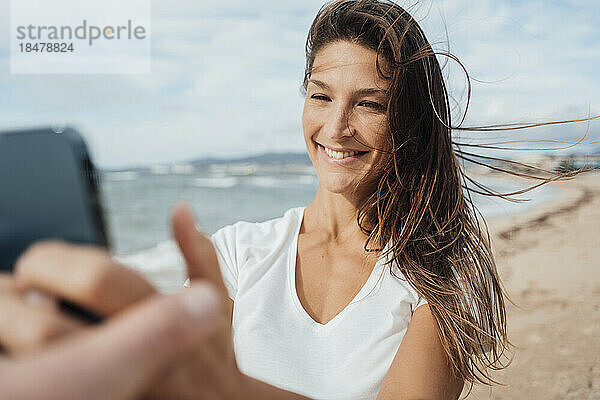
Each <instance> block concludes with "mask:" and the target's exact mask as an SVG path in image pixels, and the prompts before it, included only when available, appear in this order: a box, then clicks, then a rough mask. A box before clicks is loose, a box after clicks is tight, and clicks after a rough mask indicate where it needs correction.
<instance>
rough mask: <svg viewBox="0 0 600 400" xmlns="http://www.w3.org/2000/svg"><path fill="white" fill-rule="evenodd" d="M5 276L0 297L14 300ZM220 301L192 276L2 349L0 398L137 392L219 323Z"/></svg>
mask: <svg viewBox="0 0 600 400" xmlns="http://www.w3.org/2000/svg"><path fill="white" fill-rule="evenodd" d="M11 280H12V278H4V279H3V282H2V284H1V285H0V286H1V287H0V303H2V302H4V303H6V302H14V301H15V298H16V295H15V292H14V290H13V288H12V287H11V285H12V282H11ZM221 302H222V299H221V298H220V294H219V293H218V292H217V290H215V289H214V286H213V285H211V284H207V283H197V284H195V285H194V287H193V288H191V289H187V290H185V291H183V292H181V293H178V294H174V295H169V296H164V295H153V296H149V297H148V298H146V299H144V300H141V301H139V302H136V303H135V304H134V305H132V306H130V307H128V308H127V309H126V310H124V311H123V312H120V313H118V314H117V315H115V316H114V317H111V318H110V319H109V320H108V321H107V322H105V323H103V324H101V325H98V326H94V327H87V328H83V329H77V330H76V332H75V333H72V334H70V335H66V337H65V338H64V339H61V340H56V341H53V342H52V343H51V344H49V345H47V346H44V347H41V348H39V349H38V350H36V351H32V352H28V353H25V354H23V355H22V356H16V357H12V358H10V357H8V356H3V357H2V358H0V393H2V398H7V399H50V400H53V399H61V400H63V399H92V400H93V399H98V400H100V399H103V400H104V399H113V400H120V399H134V398H139V397H141V396H142V395H143V394H144V393H147V392H148V390H149V389H150V388H151V387H152V386H155V385H156V382H157V381H160V379H161V378H164V377H165V376H166V375H168V374H169V373H170V372H171V370H172V368H173V367H175V366H177V365H180V364H181V362H182V360H185V359H187V358H189V354H190V353H193V352H194V350H195V349H197V348H198V347H199V346H200V347H201V346H202V345H203V342H204V341H205V340H206V338H207V337H208V336H210V335H211V333H213V332H212V331H213V330H214V329H216V327H217V326H219V325H221V324H220V323H218V319H219V318H221V315H220V314H221V313H220V311H219V308H221V307H222V306H221ZM2 319H3V317H2V316H0V325H2V324H3V322H4V321H2ZM3 345H5V343H3Z"/></svg>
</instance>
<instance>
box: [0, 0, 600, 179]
mask: <svg viewBox="0 0 600 400" xmlns="http://www.w3.org/2000/svg"><path fill="white" fill-rule="evenodd" d="M15 1H16V0H15ZM398 3H399V4H401V5H403V6H406V7H408V6H410V5H411V4H413V3H414V2H406V1H398ZM322 4H323V2H322V1H315V0H303V1H287V0H283V1H282V0H279V1H274V0H266V1H260V0H256V1H253V2H242V1H231V0H225V1H219V2H213V1H210V2H209V1H191V0H170V1H165V0H154V1H153V2H152V73H151V74H148V75H14V74H10V58H9V26H10V19H9V18H10V17H9V16H10V3H9V1H8V0H0V26H1V27H2V30H1V34H0V129H8V128H13V127H25V126H40V125H48V124H52V123H68V124H70V125H74V126H76V127H78V128H79V129H80V130H81V132H82V133H83V134H84V136H85V137H86V139H87V140H88V142H89V145H90V148H91V151H92V153H93V156H94V158H95V160H96V162H97V163H98V164H99V165H100V166H102V167H105V168H116V167H122V166H127V165H138V164H152V163H163V162H172V161H175V162H177V161H182V160H186V159H191V158H197V157H206V156H219V157H235V156H240V155H244V154H249V153H251V154H257V153H262V152H268V151H275V152H283V151H302V150H303V149H304V141H303V138H302V127H301V123H300V115H301V112H302V104H303V98H302V97H301V95H300V83H301V79H302V73H303V68H304V43H305V39H306V33H307V31H308V28H309V26H310V23H311V21H312V19H313V17H314V15H315V14H316V12H317V10H318V9H319V7H320V6H321V5H322ZM411 10H412V13H413V14H414V15H415V17H416V18H417V19H418V20H419V21H420V22H421V25H422V26H423V28H424V30H425V32H426V34H427V35H428V38H429V40H430V41H431V42H433V43H439V44H438V45H435V46H434V47H435V48H437V49H444V48H445V47H446V43H445V42H446V37H445V29H447V31H448V36H449V39H450V42H449V43H450V50H451V51H452V53H454V54H455V55H457V56H458V57H459V58H460V59H461V61H462V62H463V63H464V64H465V65H466V67H467V68H468V70H469V73H470V74H471V76H472V77H474V78H476V79H478V80H482V81H487V82H493V83H477V82H474V86H473V93H472V104H471V107H470V109H469V114H468V118H467V121H466V125H472V124H478V125H479V124H495V123H504V122H506V123H510V122H527V121H534V122H536V121H547V120H556V119H563V118H576V117H585V116H586V115H587V114H588V112H589V110H591V113H592V114H600V90H599V89H600V77H599V76H598V73H597V71H600V67H599V66H600V40H598V38H600V25H599V24H597V20H595V19H594V17H593V16H594V15H600V2H598V1H595V0H588V1H583V0H568V1H539V0H532V1H528V0H521V1H518V0H477V1H470V0H469V1H467V0H462V1H460V0H433V1H422V2H421V3H420V4H418V5H417V6H416V7H413V8H411ZM447 73H448V75H449V87H450V92H451V94H452V95H453V97H454V98H456V99H457V101H458V104H459V108H457V109H456V114H457V115H458V114H459V113H460V111H461V110H462V108H461V107H464V102H465V99H466V98H465V91H464V89H465V84H464V83H465V82H464V77H463V75H462V74H461V73H460V70H459V69H458V68H457V67H456V65H453V64H452V63H450V64H448V68H447ZM585 128H586V127H585V125H581V124H579V125H569V126H564V127H560V128H555V129H535V130H530V131H528V132H517V133H515V132H512V133H508V134H503V135H500V136H501V137H504V138H509V139H522V138H527V139H540V138H548V139H567V140H572V139H574V138H576V137H578V136H580V135H582V134H583V133H584V132H585ZM591 128H592V129H591V135H592V139H591V140H599V139H600V138H599V136H600V135H598V132H597V131H598V130H599V129H600V126H599V124H598V123H595V124H592V126H591ZM497 137H498V135H495V136H494V138H497Z"/></svg>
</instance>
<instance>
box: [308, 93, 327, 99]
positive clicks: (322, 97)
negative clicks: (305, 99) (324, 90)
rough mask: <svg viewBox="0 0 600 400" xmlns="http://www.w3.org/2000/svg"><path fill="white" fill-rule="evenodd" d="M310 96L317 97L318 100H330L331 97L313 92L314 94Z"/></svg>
mask: <svg viewBox="0 0 600 400" xmlns="http://www.w3.org/2000/svg"><path fill="white" fill-rule="evenodd" d="M310 98H311V99H317V100H324V101H329V97H327V96H325V95H322V94H313V95H312V96H310Z"/></svg>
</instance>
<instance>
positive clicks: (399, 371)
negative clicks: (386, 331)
mask: <svg viewBox="0 0 600 400" xmlns="http://www.w3.org/2000/svg"><path fill="white" fill-rule="evenodd" d="M462 387H463V381H462V380H461V379H460V378H456V377H453V376H452V374H451V370H450V367H449V365H448V360H447V358H446V353H445V352H444V349H443V347H442V344H441V342H440V339H439V337H438V333H437V328H436V324H435V320H434V319H433V316H432V315H431V311H430V310H429V306H428V305H423V306H421V307H419V308H417V309H416V310H415V312H414V314H413V316H412V319H411V321H410V324H409V326H408V329H407V331H406V334H405V335H404V339H403V340H402V343H401V344H400V347H399V348H398V352H397V353H396V356H395V357H394V360H393V361H392V365H391V366H390V369H389V371H388V373H387V375H386V377H385V379H384V380H383V384H382V386H381V390H380V392H379V396H377V399H378V400H388V399H389V400H392V399H393V400H416V399H418V400H450V399H452V400H454V399H458V397H459V396H460V393H461V391H462Z"/></svg>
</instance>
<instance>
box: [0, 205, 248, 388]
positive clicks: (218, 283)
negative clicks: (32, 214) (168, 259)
mask: <svg viewBox="0 0 600 400" xmlns="http://www.w3.org/2000/svg"><path fill="white" fill-rule="evenodd" d="M172 228H173V235H174V237H175V240H176V242H177V244H178V245H179V248H180V250H181V252H182V255H183V257H184V259H185V261H186V264H187V268H188V276H189V277H190V279H191V281H192V289H182V290H183V292H182V293H180V294H177V295H173V296H164V295H160V294H158V293H157V292H156V290H155V288H154V287H153V286H152V285H150V283H148V282H147V281H146V280H145V279H144V278H143V277H142V276H141V275H139V274H138V273H137V272H135V271H133V270H131V269H129V268H126V267H125V266H122V265H119V264H118V263H115V262H114V260H112V258H111V257H110V254H109V253H108V252H107V251H106V250H104V249H100V248H97V247H93V246H81V245H73V244H69V243H65V242H60V241H42V242H38V243H35V244H33V245H32V246H30V247H29V248H28V249H27V250H26V251H25V252H24V253H23V254H22V255H21V256H20V257H19V259H18V260H17V263H16V268H15V272H14V275H13V276H9V277H5V278H4V279H3V282H4V284H3V285H0V286H3V287H0V345H1V346H2V347H3V348H4V349H5V350H6V351H7V353H8V354H10V357H11V358H6V359H4V360H0V393H2V395H4V394H7V396H8V397H7V398H22V399H29V398H50V399H55V398H56V399H67V398H86V399H124V398H132V397H136V396H137V395H139V394H140V393H144V395H145V397H146V398H151V399H164V398H169V399H178V400H187V399H194V400H197V399H205V398H231V397H234V398H235V396H236V395H237V394H239V393H242V391H243V389H242V385H243V384H244V382H245V381H244V376H243V374H242V373H241V372H240V371H239V369H238V367H237V363H236V360H235V354H234V351H233V343H232V340H231V325H230V322H231V312H232V306H233V303H232V302H231V300H229V299H228V298H227V292H226V289H225V285H224V283H223V280H222V277H221V273H220V269H219V265H218V260H217V256H216V253H215V249H214V247H213V245H212V243H211V241H210V240H209V238H208V237H206V236H205V235H203V234H202V233H200V232H198V231H197V230H196V227H195V223H194V217H193V215H192V213H191V211H190V209H189V207H187V206H186V205H185V204H180V205H178V206H177V207H175V209H174V211H173V216H172ZM190 290H191V292H190V294H189V293H188V291H190ZM32 294H33V296H32ZM203 296H204V297H203ZM56 299H64V300H68V301H70V302H71V303H74V304H77V305H78V306H80V307H83V308H85V309H87V310H89V311H92V312H93V313H96V314H98V315H101V316H104V317H105V322H104V323H102V324H100V325H95V326H91V325H87V324H85V323H84V322H83V321H81V320H79V319H77V318H76V317H75V316H74V315H71V314H69V313H65V312H63V310H61V309H60V308H59V307H58V306H57V302H56ZM186 307H187V308H186ZM188 319H195V320H194V321H192V323H188V321H187V320H188ZM202 324H204V325H202ZM3 368H4V369H3ZM144 389H145V390H144ZM21 390H25V392H20V391H21ZM87 390H90V392H89V393H85V391H87ZM140 390H141V391H140ZM13 392H14V396H13ZM9 393H10V395H8V394H9Z"/></svg>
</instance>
